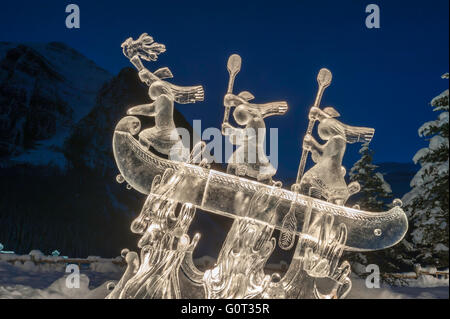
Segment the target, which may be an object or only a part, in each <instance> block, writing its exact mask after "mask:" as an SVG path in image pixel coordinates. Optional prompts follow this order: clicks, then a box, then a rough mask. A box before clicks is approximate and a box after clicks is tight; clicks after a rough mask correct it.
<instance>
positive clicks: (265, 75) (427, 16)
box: [0, 0, 449, 177]
mask: <svg viewBox="0 0 450 319" xmlns="http://www.w3.org/2000/svg"><path fill="white" fill-rule="evenodd" d="M69 3H71V2H65V1H48V0H47V1H35V2H31V1H29V2H28V1H27V2H24V1H21V0H17V1H8V2H6V3H5V2H4V1H3V2H2V4H1V7H0V21H1V22H0V23H1V26H2V27H1V29H0V41H13V42H50V41H62V42H65V43H66V44H68V45H69V46H71V47H73V48H75V49H76V50H78V51H80V52H81V53H83V54H84V55H86V56H87V57H89V58H90V59H92V60H94V61H95V62H96V63H97V64H98V65H99V66H101V67H103V68H105V69H107V70H109V71H110V72H111V73H113V74H117V72H118V71H119V70H120V69H121V68H123V67H125V66H131V65H130V64H129V62H128V60H127V59H126V58H125V57H124V56H123V55H122V52H121V48H120V44H121V43H122V42H123V41H124V40H125V39H126V38H127V37H129V36H132V37H133V38H137V37H138V36H139V35H140V34H141V33H143V32H147V33H149V34H150V35H152V36H153V37H154V38H155V40H156V41H157V42H160V43H163V44H165V45H166V48H167V51H166V52H165V53H164V54H163V55H161V56H160V58H159V60H158V62H156V63H147V66H148V67H149V69H151V70H155V69H156V68H157V67H161V66H169V67H170V69H171V70H172V72H173V74H174V79H173V80H172V82H173V83H176V84H178V85H194V84H203V85H204V88H205V92H206V100H205V102H203V103H197V104H188V105H181V106H179V107H178V109H179V110H180V111H181V112H182V113H183V114H184V115H185V116H186V118H187V119H188V120H189V121H192V120H194V119H202V127H203V128H206V127H210V126H215V127H220V124H221V121H222V117H223V104H222V101H223V95H224V93H225V91H226V87H227V83H228V73H227V71H226V61H227V58H228V56H229V55H230V54H232V53H238V54H240V55H241V57H242V59H243V65H242V70H241V73H240V74H239V75H238V77H237V79H236V82H235V92H240V91H243V90H248V91H250V92H251V93H253V95H255V97H256V99H255V102H257V103H258V102H261V103H264V102H270V101H277V100H286V101H287V102H288V104H289V107H290V109H289V111H288V112H287V113H286V114H285V115H284V116H282V117H272V118H269V119H268V120H267V121H266V124H267V127H278V128H279V139H280V140H279V154H280V155H279V161H280V164H279V176H281V177H287V176H292V177H294V176H295V174H296V169H297V165H298V162H299V157H300V154H301V148H300V145H301V143H300V140H301V138H302V137H303V135H304V133H305V130H306V126H307V124H308V123H307V113H308V110H309V107H310V105H311V104H312V103H313V102H314V98H315V94H316V90H317V83H316V80H315V78H316V74H317V72H318V70H319V69H320V68H322V67H327V68H329V69H330V70H331V71H332V72H333V83H332V85H331V86H330V87H329V88H328V89H327V90H326V92H325V95H324V98H323V102H322V106H328V105H331V106H334V107H335V108H336V109H337V110H338V111H339V112H340V113H341V120H342V121H343V122H344V123H346V124H350V125H361V126H369V127H374V128H375V130H376V132H375V137H374V139H373V141H372V143H371V147H372V148H373V149H374V151H375V158H374V160H375V162H411V159H412V157H413V156H414V154H415V152H416V151H417V150H418V149H419V148H421V147H423V146H425V145H426V142H425V141H424V140H423V139H421V138H419V136H418V135H417V129H418V128H419V127H420V125H421V124H422V123H424V122H425V121H427V120H433V119H435V118H436V114H434V113H433V112H432V108H431V107H430V106H429V105H428V104H429V102H430V100H431V99H432V98H433V97H435V96H436V95H438V94H439V93H441V92H442V91H443V90H444V89H445V88H447V87H448V81H447V80H442V79H441V78H440V76H441V75H442V74H443V73H445V72H448V70H449V66H448V57H449V44H448V25H449V22H448V21H449V20H448V10H449V8H448V7H449V1H448V0H433V1H411V0H408V1H403V0H402V1H399V0H396V1H379V0H373V1H370V2H369V1H357V0H354V1H350V0H346V1H292V2H284V1H280V0H279V1H270V2H269V1H254V2H250V1H248V2H247V1H246V2H245V3H244V1H242V3H240V2H239V1H236V2H234V1H226V2H225V1H212V0H210V1H206V2H203V3H200V2H196V1H180V2H175V1H151V0H147V1H134V0H128V1H121V2H119V1H77V0H75V1H74V2H72V3H76V4H78V5H79V7H80V10H81V28H80V29H67V28H66V27H65V19H66V15H67V14H66V13H65V7H66V5H68V4H69ZM370 3H376V4H378V5H379V7H380V11H381V28H380V29H367V28H366V26H365V19H366V16H367V13H365V8H366V5H368V4H370ZM124 112H125V108H124ZM358 148H359V145H358V146H355V145H351V146H349V148H348V151H347V154H346V157H345V159H344V164H345V165H346V166H348V168H349V167H351V165H352V163H353V162H354V161H355V160H357V158H358V156H357V151H358Z"/></svg>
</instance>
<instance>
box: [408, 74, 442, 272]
mask: <svg viewBox="0 0 450 319" xmlns="http://www.w3.org/2000/svg"><path fill="white" fill-rule="evenodd" d="M448 77H449V75H448V73H446V74H444V75H443V76H442V78H444V79H448ZM430 104H431V107H433V111H435V112H440V113H439V115H438V118H437V119H436V120H434V121H430V122H426V123H425V124H423V125H422V126H421V127H420V128H419V136H421V137H424V138H425V139H427V140H429V145H428V147H426V148H422V149H421V150H419V151H418V152H417V153H416V155H415V156H414V158H413V161H414V162H415V163H420V165H421V168H420V170H419V171H418V172H417V174H416V175H415V176H414V178H413V179H412V181H411V187H412V190H411V191H410V192H409V193H408V194H406V195H405V196H404V197H403V202H404V204H405V210H406V211H407V212H408V213H409V215H410V230H411V232H410V237H411V241H412V243H413V244H414V246H415V248H416V249H418V251H419V254H418V256H417V261H418V262H420V263H422V264H433V265H435V266H438V267H448V257H449V251H448V247H449V243H448V237H449V228H448V221H449V220H448V211H449V188H448V156H449V152H448V150H449V140H448V116H449V112H448V107H449V90H448V89H447V90H445V91H444V92H442V93H441V94H440V95H438V96H437V97H435V98H434V99H433V100H432V101H431V103H430Z"/></svg>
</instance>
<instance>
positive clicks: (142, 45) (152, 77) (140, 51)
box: [122, 33, 204, 159]
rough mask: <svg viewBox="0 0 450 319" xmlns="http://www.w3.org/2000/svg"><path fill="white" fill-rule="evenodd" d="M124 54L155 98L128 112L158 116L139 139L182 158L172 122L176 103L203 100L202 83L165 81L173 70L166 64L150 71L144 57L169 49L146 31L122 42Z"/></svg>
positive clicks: (181, 147) (180, 146)
mask: <svg viewBox="0 0 450 319" xmlns="http://www.w3.org/2000/svg"><path fill="white" fill-rule="evenodd" d="M122 48H123V53H124V55H125V56H126V57H127V58H128V59H130V61H131V62H132V63H133V65H134V66H135V67H136V68H137V69H138V70H139V78H140V79H141V81H142V82H144V83H146V84H147V85H148V86H149V91H148V94H149V96H150V98H151V99H152V100H153V101H154V102H153V103H150V104H143V105H137V106H135V107H132V108H130V109H129V110H128V111H127V114H128V115H142V116H153V117H155V126H153V127H151V128H148V129H145V130H143V131H141V132H140V133H139V141H140V142H141V143H142V144H143V145H145V146H146V147H150V146H151V147H153V148H154V149H155V150H157V151H158V152H160V153H162V154H165V155H169V156H170V157H171V158H172V159H183V158H185V156H186V152H188V151H189V150H186V149H185V147H184V145H183V143H182V142H181V139H180V137H179V135H178V132H177V130H176V127H175V123H174V121H173V108H174V102H177V103H181V104H186V103H195V102H197V101H203V99H204V91H203V87H202V86H190V87H180V86H176V85H173V84H171V83H169V82H166V81H163V79H166V78H172V77H173V75H172V72H171V71H170V69H169V68H167V67H164V68H161V69H158V70H156V71H155V72H150V71H149V70H148V69H146V68H145V67H144V66H143V64H142V61H141V58H142V59H144V60H147V61H156V60H157V58H158V55H159V54H160V53H163V52H165V51H166V48H165V46H164V45H163V44H160V43H157V42H154V41H153V38H152V37H150V36H149V35H147V34H146V33H143V34H142V35H141V36H140V37H139V39H137V40H136V41H133V39H132V38H129V39H127V40H126V41H125V42H124V43H123V44H122Z"/></svg>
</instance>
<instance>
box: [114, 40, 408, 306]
mask: <svg viewBox="0 0 450 319" xmlns="http://www.w3.org/2000/svg"><path fill="white" fill-rule="evenodd" d="M122 47H123V50H124V53H125V55H126V56H127V57H128V58H129V59H130V61H131V62H132V63H133V64H134V65H135V66H136V68H137V69H138V70H139V72H140V77H141V79H142V80H143V81H144V82H145V83H147V84H148V85H149V87H150V93H149V94H150V97H151V98H152V100H154V102H153V103H152V104H148V105H143V106H136V107H133V108H131V109H130V110H128V116H125V117H124V118H122V119H121V120H120V121H119V122H118V124H117V126H116V128H115V131H114V137H113V151H114V157H115V160H116V163H117V167H118V169H119V171H120V175H119V176H118V180H119V181H126V182H127V183H128V185H129V187H131V188H134V189H135V190H137V191H139V192H140V193H142V194H145V195H146V196H147V200H146V201H145V204H144V207H143V209H142V211H141V213H140V214H139V216H138V217H137V218H136V219H135V220H134V221H133V223H132V225H131V230H132V231H133V232H134V233H137V234H140V235H141V239H140V241H139V243H138V246H139V248H140V249H141V252H140V254H139V255H138V253H136V252H130V251H128V250H124V251H123V252H122V255H123V257H124V258H125V260H126V262H127V264H128V267H127V270H126V272H125V273H124V275H123V277H122V279H121V280H120V281H119V282H118V283H117V284H115V285H110V286H109V287H110V288H113V289H112V291H111V292H110V294H109V295H108V298H319V299H331V298H344V297H345V296H346V295H347V294H348V292H349V291H350V289H351V281H350V279H349V274H350V270H351V269H350V265H349V263H348V262H346V261H341V260H340V259H341V256H342V253H343V251H345V250H347V251H370V250H377V249H384V248H387V247H390V246H393V245H395V244H396V243H398V242H399V241H400V240H401V239H402V238H403V236H404V235H405V233H406V231H407V228H408V224H407V218H406V215H405V213H404V212H403V210H402V209H401V205H399V204H398V203H399V202H398V201H394V205H393V208H392V209H390V210H389V211H386V212H366V211H363V210H360V209H359V208H358V207H357V206H354V207H346V206H345V203H346V201H347V199H348V197H349V196H350V195H352V194H354V193H356V192H357V191H359V185H358V184H357V183H353V184H350V185H347V184H346V183H345V180H344V175H345V168H343V167H342V157H343V155H344V152H345V149H346V144H347V143H354V142H358V141H361V142H363V141H370V139H371V138H372V136H373V133H374V130H373V129H370V128H359V127H352V126H348V125H346V124H343V123H342V122H340V121H338V120H337V119H336V118H337V117H338V116H339V114H338V113H337V111H336V110H335V109H334V108H332V107H326V108H323V109H320V101H321V97H322V95H323V93H324V90H325V88H326V87H327V86H329V85H330V83H331V72H330V71H329V70H327V69H322V70H321V71H320V72H319V75H318V79H317V80H318V84H319V90H318V93H317V96H316V100H315V103H314V105H313V107H312V108H311V110H310V114H309V120H310V122H309V125H308V130H307V134H306V136H305V138H304V141H303V153H302V158H301V161H300V165H299V171H298V175H297V180H296V183H294V185H292V187H291V190H287V189H283V188H282V187H281V183H274V182H273V181H272V176H274V174H275V169H274V168H273V167H272V166H271V165H270V163H269V162H268V161H266V159H267V158H266V157H265V154H264V153H263V152H261V151H260V150H261V149H262V148H261V147H260V146H261V145H260V144H258V137H260V136H264V134H265V124H264V118H265V117H266V116H270V115H275V114H283V113H285V112H286V110H287V104H286V103H285V102H275V103H268V104H251V103H249V101H250V100H252V99H253V95H252V94H251V93H249V92H246V91H244V92H241V93H239V94H237V95H235V94H233V93H232V91H233V84H234V79H235V77H236V75H237V73H238V72H239V70H240V66H241V63H242V61H241V58H240V57H239V56H238V55H232V56H231V57H230V59H229V61H228V71H229V73H230V81H229V87H228V91H227V94H226V95H225V98H224V105H225V114H224V122H223V125H222V132H223V134H224V135H226V136H228V137H232V140H233V141H234V142H236V143H237V144H238V145H239V147H238V150H237V151H236V153H235V154H234V155H235V156H233V157H232V160H231V162H230V163H229V164H230V165H229V169H228V170H227V172H220V171H217V170H214V169H211V168H210V165H209V164H208V163H207V161H206V160H205V159H204V160H202V161H200V164H196V163H198V162H199V161H198V159H199V158H201V157H202V156H201V155H202V154H203V153H204V152H205V150H206V147H205V143H204V142H200V143H199V144H197V145H195V146H194V148H193V149H192V151H191V152H190V156H188V157H187V160H179V159H177V158H175V157H172V156H171V154H172V149H175V150H177V151H178V150H180V149H181V148H182V147H181V146H180V144H179V143H180V140H179V139H177V136H175V133H174V132H175V131H176V128H175V127H174V124H173V119H172V114H173V113H172V111H173V103H174V102H177V103H193V102H196V101H200V100H202V99H203V96H204V94H203V89H202V88H201V86H197V87H188V88H182V87H178V86H175V85H173V84H170V83H168V82H165V81H163V80H162V79H163V78H168V77H171V73H170V71H169V70H168V69H167V68H164V69H160V70H158V71H156V72H153V73H152V72H150V71H148V70H147V69H145V68H144V67H143V65H142V61H141V58H142V59H144V60H149V61H150V60H151V61H154V60H156V58H157V56H158V54H160V53H161V52H164V50H165V47H164V46H163V45H162V44H158V43H156V42H154V41H153V39H152V38H151V37H149V36H148V35H147V34H143V35H142V36H141V37H140V38H139V39H138V40H136V41H134V40H133V39H131V38H130V39H128V40H127V41H126V42H125V43H124V44H123V45H122ZM232 108H234V109H233V111H234V112H233V117H234V119H235V120H236V122H237V123H238V124H239V125H242V126H244V128H233V127H232V126H231V124H229V121H228V120H229V116H230V113H231V110H232ZM139 116H155V118H156V121H155V126H154V127H152V128H146V129H144V130H141V121H140V120H139ZM315 122H319V125H318V135H319V137H320V138H321V139H323V140H324V141H325V143H324V144H323V145H321V144H320V143H319V142H317V141H316V140H315V139H314V138H313V137H312V133H313V129H314V124H315ZM258 128H259V129H260V132H258V133H255V135H251V134H248V132H247V131H248V130H250V129H252V130H255V129H258ZM252 148H253V150H254V151H255V152H256V154H257V155H258V156H259V155H261V157H258V156H255V157H254V158H253V159H255V161H254V162H252V160H253V159H252V157H251V156H249V154H251V152H250V151H251V150H252ZM182 151H183V152H188V150H187V149H184V150H182ZM259 153H261V154H259ZM309 153H311V155H312V159H313V161H314V162H315V163H316V164H315V165H314V166H312V168H311V169H310V170H308V171H307V172H306V173H305V174H304V175H303V172H304V169H305V167H306V161H307V155H308V154H309ZM188 154H189V152H188ZM253 155H255V154H253ZM206 158H208V156H206ZM198 210H202V213H204V212H206V213H213V214H219V215H222V216H226V217H229V218H232V219H233V220H234V221H233V225H232V227H231V229H230V231H229V233H228V235H227V237H226V239H225V241H224V243H223V246H222V249H221V251H220V252H219V256H218V258H217V261H216V262H215V264H214V265H213V266H212V267H210V268H209V269H203V270H199V269H198V268H197V267H196V265H195V264H194V262H193V259H192V256H193V251H194V249H195V247H196V244H197V243H198V241H199V240H200V234H195V236H194V237H193V238H192V239H191V238H190V237H189V236H188V234H187V231H188V229H189V225H190V223H191V221H192V219H193V217H194V215H195V214H196V212H197V211H198ZM275 230H278V231H280V234H281V235H280V238H279V242H278V245H279V246H280V247H281V248H283V249H291V248H293V249H294V254H293V258H292V260H291V263H290V265H289V267H288V269H287V271H286V272H285V273H284V274H283V273H273V274H271V275H269V274H267V273H266V270H265V265H266V262H267V260H268V258H269V257H270V256H271V254H272V252H273V251H274V249H276V247H277V240H276V238H275V236H274V232H275ZM294 246H295V248H294ZM324 280H325V281H327V284H324Z"/></svg>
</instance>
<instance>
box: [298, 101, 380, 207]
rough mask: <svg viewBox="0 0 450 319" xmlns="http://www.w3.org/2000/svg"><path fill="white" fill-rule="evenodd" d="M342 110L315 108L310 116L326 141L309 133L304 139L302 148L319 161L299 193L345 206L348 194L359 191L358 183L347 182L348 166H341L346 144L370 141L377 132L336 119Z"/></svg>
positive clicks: (303, 179) (316, 161)
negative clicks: (321, 141) (322, 141)
mask: <svg viewBox="0 0 450 319" xmlns="http://www.w3.org/2000/svg"><path fill="white" fill-rule="evenodd" d="M338 116H339V113H338V112H337V111H336V110H335V109H334V108H332V107H326V108H325V109H324V110H323V111H322V110H320V109H319V108H317V107H313V108H312V109H311V111H310V114H309V118H310V120H312V121H319V122H320V123H319V125H318V134H319V137H320V138H321V139H323V140H324V141H326V143H325V144H324V145H321V144H319V143H318V142H317V141H316V140H315V139H314V138H313V137H312V136H311V134H307V135H306V136H305V139H304V141H303V149H305V150H307V151H309V152H311V155H312V156H311V157H312V159H313V161H314V162H315V163H316V165H314V166H313V167H312V168H311V169H310V170H308V171H307V172H306V173H305V175H304V176H303V178H302V180H301V183H300V192H302V193H303V194H311V195H312V196H314V197H316V198H324V199H325V200H327V201H329V202H332V203H335V204H338V205H344V204H345V202H346V201H347V199H348V198H349V196H351V195H352V194H355V193H357V192H358V191H359V184H358V183H357V182H353V183H350V184H349V185H347V183H346V182H345V179H344V177H345V174H346V169H345V168H344V167H343V166H342V158H343V157H344V153H345V148H346V145H347V143H356V142H361V143H368V142H370V141H371V139H372V137H373V134H374V132H375V130H374V129H372V128H366V127H356V126H349V125H346V124H344V123H342V122H340V121H338V120H337V119H336V117H338Z"/></svg>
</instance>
